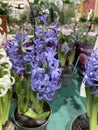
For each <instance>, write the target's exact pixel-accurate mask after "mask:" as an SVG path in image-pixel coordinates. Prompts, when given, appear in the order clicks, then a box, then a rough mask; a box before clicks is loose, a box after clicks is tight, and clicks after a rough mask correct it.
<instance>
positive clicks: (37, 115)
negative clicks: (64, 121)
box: [24, 108, 50, 120]
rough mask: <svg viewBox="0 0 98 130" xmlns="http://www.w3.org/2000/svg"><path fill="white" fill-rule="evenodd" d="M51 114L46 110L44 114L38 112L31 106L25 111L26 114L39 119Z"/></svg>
mask: <svg viewBox="0 0 98 130" xmlns="http://www.w3.org/2000/svg"><path fill="white" fill-rule="evenodd" d="M49 114H50V112H49V111H47V112H44V113H42V114H36V113H35V112H34V111H33V110H32V109H31V108H29V109H28V111H27V112H25V113H24V115H26V116H29V117H31V118H33V119H38V120H39V119H41V120H42V119H45V118H47V117H48V116H49Z"/></svg>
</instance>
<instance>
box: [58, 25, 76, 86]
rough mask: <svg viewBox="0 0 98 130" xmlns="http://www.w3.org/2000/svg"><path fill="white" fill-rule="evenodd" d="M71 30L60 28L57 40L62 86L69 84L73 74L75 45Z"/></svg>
mask: <svg viewBox="0 0 98 130" xmlns="http://www.w3.org/2000/svg"><path fill="white" fill-rule="evenodd" d="M73 39H74V34H73V29H69V28H68V29H67V28H65V27H62V28H61V30H60V33H59V40H58V59H59V60H60V61H61V62H60V66H61V67H62V68H63V71H62V75H61V77H62V85H63V86H66V85H69V84H70V83H71V79H72V77H73V74H74V71H75V70H74V59H75V44H74V40H73Z"/></svg>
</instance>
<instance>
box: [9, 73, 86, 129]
mask: <svg viewBox="0 0 98 130" xmlns="http://www.w3.org/2000/svg"><path fill="white" fill-rule="evenodd" d="M82 78H83V77H82V76H81V75H79V74H78V73H77V74H76V75H75V76H74V78H73V81H72V84H71V85H70V86H66V87H64V86H62V88H61V89H59V90H58V94H57V96H56V97H55V98H54V99H53V101H51V102H50V105H51V107H52V115H51V118H50V122H49V123H48V125H47V129H46V130H70V124H71V122H72V120H73V118H74V117H76V116H77V115H79V114H82V113H85V112H86V101H85V98H83V97H80V86H81V82H82ZM9 117H10V119H11V120H13V104H12V106H11V111H10V116H9Z"/></svg>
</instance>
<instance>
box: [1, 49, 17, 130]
mask: <svg viewBox="0 0 98 130" xmlns="http://www.w3.org/2000/svg"><path fill="white" fill-rule="evenodd" d="M11 68H12V64H11V62H10V60H9V57H8V56H7V53H6V51H5V49H4V48H3V47H0V130H11V129H13V130H15V126H14V124H13V123H12V122H11V121H10V120H9V118H8V116H9V112H10V106H11V101H12V93H13V87H12V86H13V84H14V82H15V79H14V78H13V77H12V75H11Z"/></svg>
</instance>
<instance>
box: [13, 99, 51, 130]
mask: <svg viewBox="0 0 98 130" xmlns="http://www.w3.org/2000/svg"><path fill="white" fill-rule="evenodd" d="M32 107H33V106H31V108H32ZM44 111H50V114H49V116H48V117H47V118H46V119H42V120H36V119H33V118H30V117H28V116H25V115H21V114H19V113H18V112H17V108H16V109H15V112H14V122H15V124H16V125H17V127H18V128H19V130H46V127H47V124H48V122H49V119H50V115H51V107H50V104H49V103H48V102H46V101H45V102H44Z"/></svg>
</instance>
